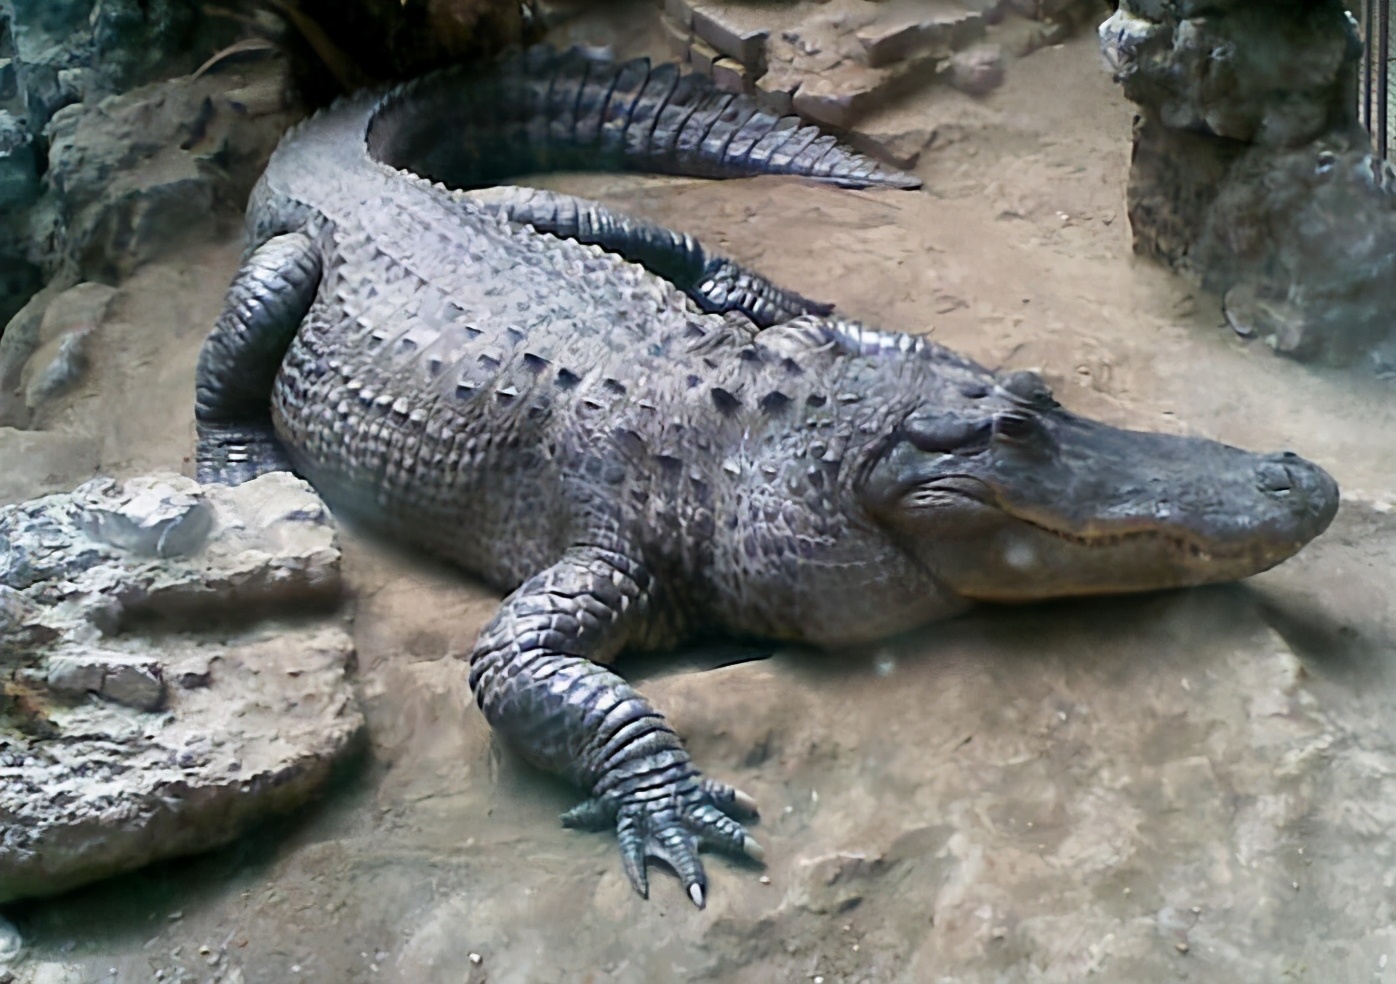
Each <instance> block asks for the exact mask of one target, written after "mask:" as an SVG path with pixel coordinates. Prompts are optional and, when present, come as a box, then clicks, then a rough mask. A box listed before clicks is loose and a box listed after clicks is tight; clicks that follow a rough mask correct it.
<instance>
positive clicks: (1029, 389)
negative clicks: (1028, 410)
mask: <svg viewBox="0 0 1396 984" xmlns="http://www.w3.org/2000/svg"><path fill="white" fill-rule="evenodd" d="M999 389H1001V390H1003V392H1004V393H1005V394H1007V396H1008V397H1009V399H1011V400H1013V402H1014V403H1017V404H1019V405H1020V406H1026V407H1039V408H1041V409H1044V410H1045V409H1048V408H1050V407H1055V406H1056V405H1057V401H1056V400H1054V399H1052V388H1051V387H1050V386H1048V385H1047V383H1046V382H1045V381H1044V380H1043V379H1042V377H1041V376H1039V375H1038V374H1037V373H1035V372H1029V371H1027V370H1023V371H1021V372H1012V373H1009V374H1008V375H1007V376H1004V377H1003V378H1002V379H1000V380H999Z"/></svg>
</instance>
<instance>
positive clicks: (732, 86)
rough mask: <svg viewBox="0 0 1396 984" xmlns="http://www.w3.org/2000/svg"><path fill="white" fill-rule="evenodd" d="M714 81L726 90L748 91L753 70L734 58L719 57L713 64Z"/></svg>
mask: <svg viewBox="0 0 1396 984" xmlns="http://www.w3.org/2000/svg"><path fill="white" fill-rule="evenodd" d="M712 76H713V82H714V83H715V84H716V85H717V87H718V88H719V89H721V90H722V91H724V92H746V91H747V90H748V89H749V88H750V87H751V70H750V69H748V68H747V67H746V66H745V65H743V64H742V63H741V62H739V61H737V60H736V59H734V58H719V59H718V60H717V61H715V62H713V65H712Z"/></svg>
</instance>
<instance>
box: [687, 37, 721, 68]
mask: <svg viewBox="0 0 1396 984" xmlns="http://www.w3.org/2000/svg"><path fill="white" fill-rule="evenodd" d="M721 57H722V53H721V52H719V51H718V50H717V49H716V48H714V47H713V46H712V45H710V44H708V42H706V41H704V40H703V39H702V38H694V39H693V40H692V41H691V42H690V43H689V45H688V60H689V61H690V62H692V63H693V67H694V68H695V69H697V70H698V71H700V72H702V73H703V74H704V75H711V74H713V62H715V61H717V60H718V59H719V58H721Z"/></svg>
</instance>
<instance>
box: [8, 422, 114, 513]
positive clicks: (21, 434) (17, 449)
mask: <svg viewBox="0 0 1396 984" xmlns="http://www.w3.org/2000/svg"><path fill="white" fill-rule="evenodd" d="M98 460H99V448H98V442H97V441H96V439H94V438H92V437H88V436H87V435H83V434H67V433H63V432H60V431H30V430H16V429H15V428H13V427H0V461H3V462H4V463H5V464H4V467H3V468H0V505H5V504H8V503H12V502H19V501H21V500H23V499H27V498H29V497H30V496H33V495H35V494H40V495H42V494H44V493H47V492H57V491H58V490H60V489H66V488H72V487H73V484H74V483H75V482H80V481H82V480H83V479H84V478H86V477H87V476H88V475H91V474H92V473H93V472H94V471H96V470H97V463H98Z"/></svg>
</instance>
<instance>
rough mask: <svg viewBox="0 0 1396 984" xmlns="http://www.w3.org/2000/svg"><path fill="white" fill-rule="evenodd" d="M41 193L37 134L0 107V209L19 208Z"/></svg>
mask: <svg viewBox="0 0 1396 984" xmlns="http://www.w3.org/2000/svg"><path fill="white" fill-rule="evenodd" d="M38 197H39V162H38V158H37V157H36V155H35V153H34V137H33V136H32V135H31V134H30V133H29V131H28V130H27V129H26V128H25V127H24V126H23V124H22V123H21V122H20V121H19V120H17V119H15V117H14V116H13V115H11V114H10V113H8V112H6V111H5V110H3V109H0V211H9V210H10V209H20V208H25V207H26V206H28V205H29V204H30V203H31V202H32V201H33V200H34V199H35V198H38Z"/></svg>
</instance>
